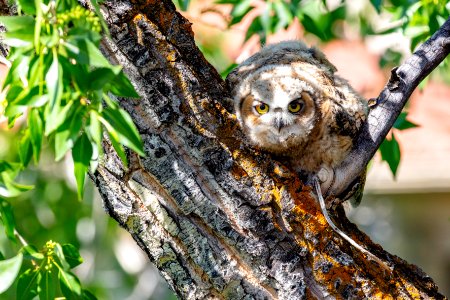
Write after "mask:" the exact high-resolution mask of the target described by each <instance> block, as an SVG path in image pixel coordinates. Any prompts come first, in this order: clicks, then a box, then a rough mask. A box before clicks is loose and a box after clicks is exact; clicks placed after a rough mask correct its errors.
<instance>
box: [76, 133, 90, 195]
mask: <svg viewBox="0 0 450 300" xmlns="http://www.w3.org/2000/svg"><path fill="white" fill-rule="evenodd" d="M91 157H92V145H91V141H90V140H89V138H88V136H87V134H86V133H83V134H82V135H81V136H80V137H79V138H78V140H77V142H76V143H75V145H74V146H73V149H72V158H73V163H74V173H75V179H76V181H77V186H78V198H79V199H82V198H83V192H84V179H85V178H86V172H87V170H88V169H89V165H90V161H91Z"/></svg>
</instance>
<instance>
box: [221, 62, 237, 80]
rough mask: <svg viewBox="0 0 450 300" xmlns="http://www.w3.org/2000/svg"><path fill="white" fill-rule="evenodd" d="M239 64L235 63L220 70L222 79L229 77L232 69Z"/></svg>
mask: <svg viewBox="0 0 450 300" xmlns="http://www.w3.org/2000/svg"><path fill="white" fill-rule="evenodd" d="M237 66H238V65H237V64H235V63H233V64H230V65H229V66H228V67H227V68H226V69H225V70H223V71H222V72H220V76H221V77H222V79H225V78H227V76H228V74H230V72H231V71H233V70H234V68H236V67H237Z"/></svg>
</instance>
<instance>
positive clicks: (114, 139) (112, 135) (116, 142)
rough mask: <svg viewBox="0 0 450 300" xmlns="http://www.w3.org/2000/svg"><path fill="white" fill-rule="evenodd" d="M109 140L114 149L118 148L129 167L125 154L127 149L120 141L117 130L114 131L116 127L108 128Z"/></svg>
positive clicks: (123, 160)
mask: <svg viewBox="0 0 450 300" xmlns="http://www.w3.org/2000/svg"><path fill="white" fill-rule="evenodd" d="M105 127H106V126H105ZM107 131H108V136H109V140H110V141H111V144H112V145H113V147H114V150H116V153H117V155H118V156H119V157H120V159H121V160H122V163H123V165H124V166H125V167H128V161H127V156H126V155H125V150H124V149H123V147H122V145H121V144H120V142H119V137H118V136H117V132H115V131H114V129H111V128H110V129H107Z"/></svg>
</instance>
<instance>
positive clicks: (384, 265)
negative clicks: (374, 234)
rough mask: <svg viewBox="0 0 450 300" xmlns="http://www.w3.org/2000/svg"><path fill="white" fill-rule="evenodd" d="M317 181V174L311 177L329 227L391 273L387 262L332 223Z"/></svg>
mask: <svg viewBox="0 0 450 300" xmlns="http://www.w3.org/2000/svg"><path fill="white" fill-rule="evenodd" d="M319 181H320V178H319V176H316V177H314V178H313V183H314V185H313V186H314V189H315V191H316V194H317V198H318V199H319V204H320V210H321V211H322V214H323V216H324V217H325V220H326V221H327V223H328V225H330V227H331V228H332V229H333V230H334V232H336V233H337V234H339V235H340V236H341V237H342V238H343V239H344V240H346V241H347V242H349V243H350V244H351V245H352V246H353V247H355V248H356V249H357V250H359V251H361V252H362V253H364V254H365V255H366V256H367V258H368V259H369V260H372V261H375V262H377V263H378V264H379V265H380V266H381V267H382V268H383V269H384V270H385V271H387V272H389V273H391V272H392V268H391V267H390V266H389V265H387V263H385V262H384V261H382V260H381V259H379V258H378V257H376V256H375V255H373V254H372V253H371V252H369V251H368V250H366V249H364V248H363V247H362V246H360V245H359V244H358V243H357V242H355V241H354V240H353V239H352V238H351V237H349V236H348V235H347V234H345V233H344V232H343V231H342V230H340V229H339V228H338V227H337V226H336V225H335V224H334V222H333V220H331V218H330V216H329V215H328V211H327V208H326V206H325V200H324V199H323V196H322V191H321V189H322V187H321V185H320V183H319Z"/></svg>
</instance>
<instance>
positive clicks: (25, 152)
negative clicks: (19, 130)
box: [19, 128, 33, 167]
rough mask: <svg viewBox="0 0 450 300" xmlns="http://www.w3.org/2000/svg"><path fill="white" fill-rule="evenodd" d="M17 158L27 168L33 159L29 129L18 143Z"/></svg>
mask: <svg viewBox="0 0 450 300" xmlns="http://www.w3.org/2000/svg"><path fill="white" fill-rule="evenodd" d="M19 157H20V161H21V162H22V165H23V166H24V167H26V166H28V164H29V163H30V161H31V158H32V157H33V147H32V146H31V139H30V129H29V128H27V129H26V130H25V133H24V134H23V136H22V139H21V140H20V142H19Z"/></svg>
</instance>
